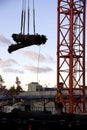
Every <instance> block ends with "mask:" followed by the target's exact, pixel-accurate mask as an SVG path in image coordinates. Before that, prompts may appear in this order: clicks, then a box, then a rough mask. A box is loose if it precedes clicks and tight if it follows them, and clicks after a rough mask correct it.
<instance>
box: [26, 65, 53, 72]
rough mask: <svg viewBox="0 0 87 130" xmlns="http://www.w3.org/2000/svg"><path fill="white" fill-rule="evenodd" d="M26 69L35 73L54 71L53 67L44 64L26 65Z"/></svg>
mask: <svg viewBox="0 0 87 130" xmlns="http://www.w3.org/2000/svg"><path fill="white" fill-rule="evenodd" d="M24 68H25V69H26V70H28V71H31V72H34V73H37V72H38V73H46V72H50V71H53V69H52V68H50V67H47V66H44V67H39V68H38V67H35V66H25V67H24Z"/></svg>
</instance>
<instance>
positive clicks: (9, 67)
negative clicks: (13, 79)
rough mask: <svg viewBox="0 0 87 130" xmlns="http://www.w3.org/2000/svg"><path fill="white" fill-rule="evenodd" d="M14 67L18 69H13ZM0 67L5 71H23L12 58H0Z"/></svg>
mask: <svg viewBox="0 0 87 130" xmlns="http://www.w3.org/2000/svg"><path fill="white" fill-rule="evenodd" d="M15 66H16V67H15ZM14 67H15V68H18V69H15V68H14ZM0 68H1V70H2V71H3V72H5V73H19V74H23V73H24V71H23V68H22V69H21V67H20V68H19V64H18V63H17V62H16V61H15V60H14V59H6V60H2V59H0ZM21 70H22V71H21Z"/></svg>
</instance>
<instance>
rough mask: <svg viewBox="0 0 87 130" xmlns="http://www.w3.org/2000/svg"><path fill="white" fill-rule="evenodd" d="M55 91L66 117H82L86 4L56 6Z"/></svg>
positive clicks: (64, 1) (74, 1)
mask: <svg viewBox="0 0 87 130" xmlns="http://www.w3.org/2000/svg"><path fill="white" fill-rule="evenodd" d="M57 4H58V6H57V88H59V85H60V83H63V91H64V94H65V95H66V96H65V98H64V105H65V107H66V111H67V112H69V113H85V112H86V110H85V32H86V29H85V26H86V24H85V23H86V22H85V21H86V16H85V15H86V0H58V2H57Z"/></svg>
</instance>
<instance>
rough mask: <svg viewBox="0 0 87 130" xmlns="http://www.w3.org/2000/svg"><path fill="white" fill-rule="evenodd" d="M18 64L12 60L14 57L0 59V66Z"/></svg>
mask: <svg viewBox="0 0 87 130" xmlns="http://www.w3.org/2000/svg"><path fill="white" fill-rule="evenodd" d="M14 64H15V65H18V63H17V62H16V61H15V60H14V59H6V60H2V59H0V66H1V67H3V68H4V67H10V66H12V65H14Z"/></svg>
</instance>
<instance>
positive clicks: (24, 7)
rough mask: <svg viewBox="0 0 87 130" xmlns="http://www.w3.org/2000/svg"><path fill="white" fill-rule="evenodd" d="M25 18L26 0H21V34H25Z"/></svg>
mask: <svg viewBox="0 0 87 130" xmlns="http://www.w3.org/2000/svg"><path fill="white" fill-rule="evenodd" d="M25 20H26V0H23V2H22V14H21V34H25Z"/></svg>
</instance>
